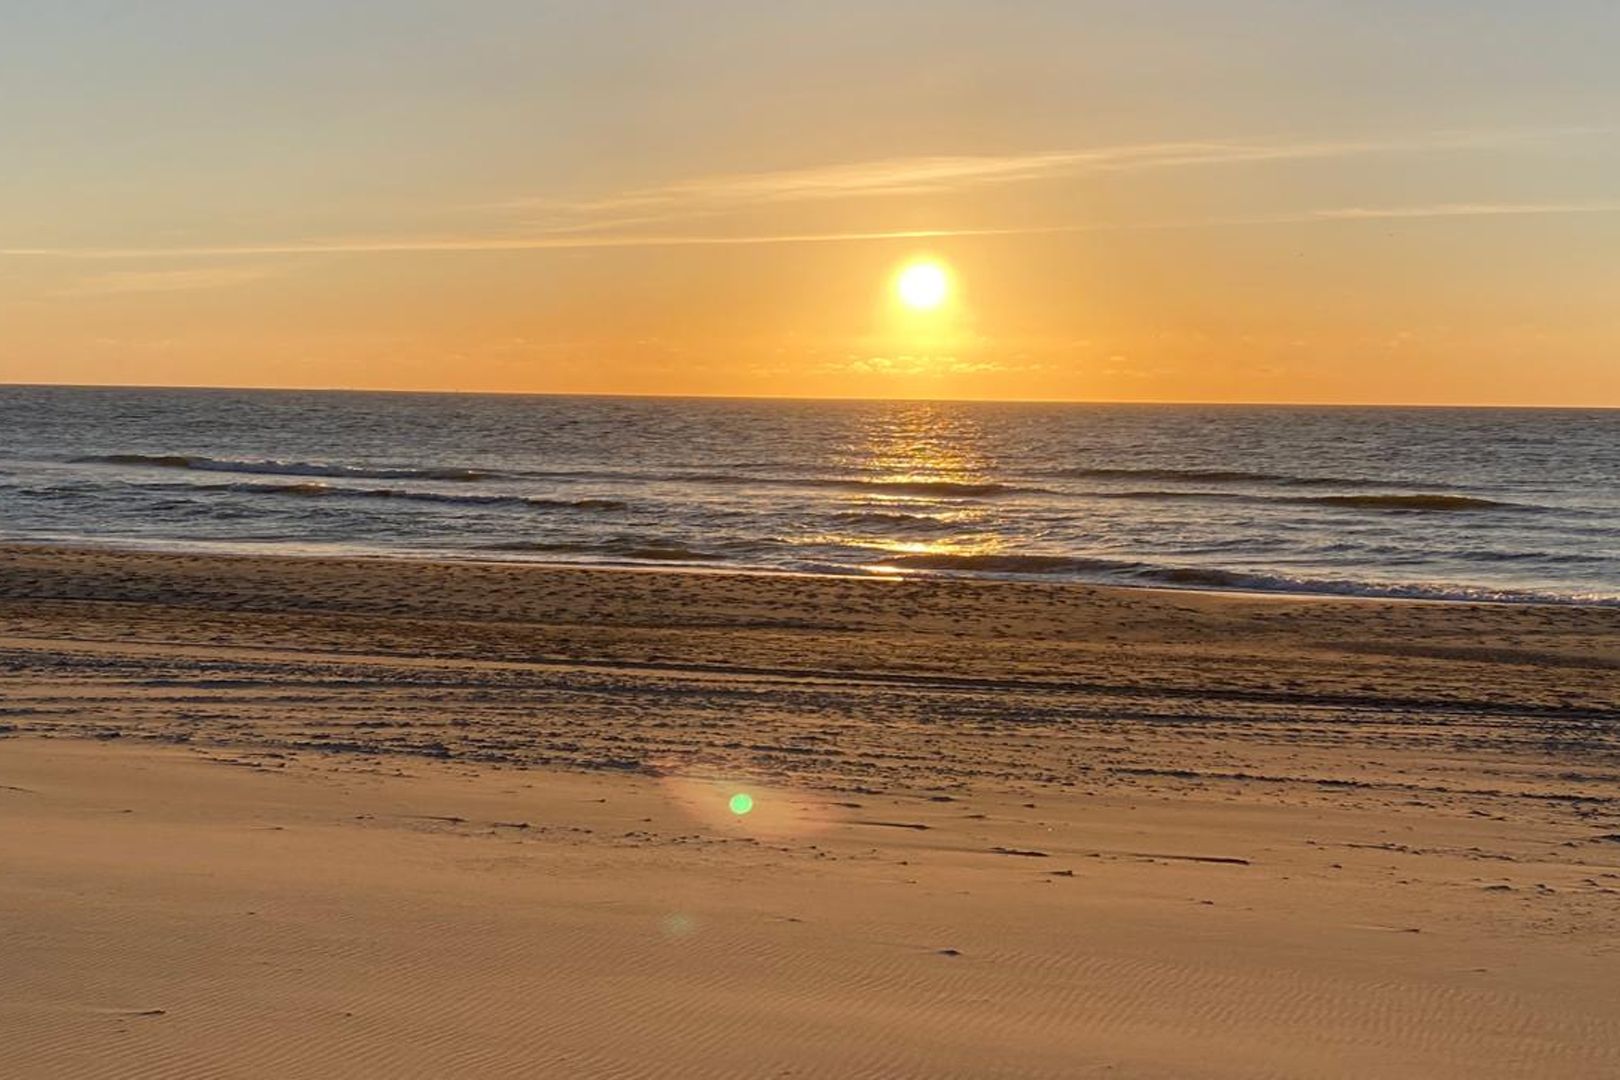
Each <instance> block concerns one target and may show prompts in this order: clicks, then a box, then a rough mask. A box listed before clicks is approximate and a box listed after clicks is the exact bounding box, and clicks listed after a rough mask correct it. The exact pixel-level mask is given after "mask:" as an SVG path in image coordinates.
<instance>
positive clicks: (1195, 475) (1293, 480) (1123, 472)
mask: <svg viewBox="0 0 1620 1080" xmlns="http://www.w3.org/2000/svg"><path fill="white" fill-rule="evenodd" d="M1035 475H1038V476H1053V477H1063V478H1065V479H1070V480H1163V481H1166V482H1169V483H1177V482H1185V483H1199V484H1287V485H1298V486H1303V487H1314V486H1322V487H1328V486H1331V487H1368V486H1373V485H1377V484H1381V483H1387V481H1379V480H1365V479H1347V478H1344V477H1333V476H1298V475H1295V474H1292V473H1274V472H1255V471H1250V470H1245V469H1175V468H1168V467H1154V468H1141V469H1132V468H1124V467H1109V466H1096V467H1077V468H1069V469H1050V470H1047V471H1044V472H1040V473H1036V474H1035ZM1424 486H1428V485H1424Z"/></svg>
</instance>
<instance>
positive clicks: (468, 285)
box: [0, 0, 1620, 406]
mask: <svg viewBox="0 0 1620 1080" xmlns="http://www.w3.org/2000/svg"><path fill="white" fill-rule="evenodd" d="M1616 55H1620V4H1615V3H1613V2H1612V0H1602V2H1597V0H1593V2H1587V0H1558V2H1550V0H1539V2H1530V0H1522V2H1508V0H1399V2H1397V0H1336V2H1329V0H1291V2H1272V0H1225V2H1218V0H1182V2H1169V0H1131V2H1087V0H1051V2H1034V0H998V2H982V3H964V2H953V0H930V2H909V0H889V2H880V0H865V2H861V3H845V2H842V0H819V2H816V3H808V2H806V3H787V2H783V3H758V2H756V0H747V2H740V0H739V2H729V0H728V2H720V0H710V2H697V0H649V2H646V3H630V2H609V0H593V2H581V3H541V2H536V0H523V2H520V0H458V2H455V3H450V2H428V0H387V2H370V0H364V2H362V0H348V2H344V0H280V2H278V3H276V4H264V3H256V2H248V0H208V2H174V0H169V2H163V0H152V2H146V3H142V4H138V5H137V4H130V3H128V2H127V0H104V2H87V0H49V2H45V0H38V2H30V0H0V381H5V382H25V383H32V382H49V383H110V384H126V385H137V384H138V385H148V384H150V385H212V386H301V387H344V388H375V389H424V390H465V391H503V392H563V393H575V392H577V393H633V394H722V395H737V396H745V395H766V396H833V397H880V398H890V397H895V398H936V397H937V398H1005V399H1058V400H1128V401H1244V402H1259V401H1289V402H1335V403H1401V404H1508V405H1577V406H1620V64H1616V63H1615V62H1614V57H1615V56H1616ZM919 260H927V261H932V262H934V263H935V264H937V265H939V266H940V267H942V268H943V269H944V270H945V271H946V272H947V273H948V276H949V281H950V284H951V291H950V295H949V296H948V298H947V299H946V301H945V302H944V303H942V304H941V305H940V306H939V307H937V308H934V309H932V310H928V311H917V310H910V309H907V308H906V307H905V306H904V305H903V304H901V303H899V302H898V301H897V298H896V293H895V290H894V281H895V278H896V275H897V274H898V273H899V272H900V271H901V270H902V268H904V267H905V266H907V265H908V264H911V263H915V262H917V261H919Z"/></svg>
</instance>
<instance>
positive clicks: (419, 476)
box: [73, 454, 501, 483]
mask: <svg viewBox="0 0 1620 1080" xmlns="http://www.w3.org/2000/svg"><path fill="white" fill-rule="evenodd" d="M73 460H74V462H75V463H76V464H91V465H135V466H140V467H142V468H149V469H191V470H195V471H198V472H227V473H256V474H264V475H269V476H330V477H354V478H356V479H362V480H452V481H456V482H458V483H470V482H473V481H478V480H493V479H497V478H498V477H499V476H500V475H501V474H499V473H496V472H488V471H485V470H482V469H463V468H452V467H444V468H437V467H436V468H425V469H390V468H382V467H372V466H365V465H331V464H323V463H320V462H312V461H276V460H274V459H270V460H235V459H231V458H211V457H204V456H202V455H193V454H102V455H98V456H94V457H82V458H75V459H73Z"/></svg>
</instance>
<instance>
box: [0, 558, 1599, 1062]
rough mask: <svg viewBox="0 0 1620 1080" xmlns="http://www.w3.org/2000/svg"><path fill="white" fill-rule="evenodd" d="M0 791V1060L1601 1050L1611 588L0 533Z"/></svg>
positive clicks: (998, 1057)
mask: <svg viewBox="0 0 1620 1080" xmlns="http://www.w3.org/2000/svg"><path fill="white" fill-rule="evenodd" d="M738 794H746V795H748V796H749V800H750V801H749V802H746V803H741V804H738V805H739V806H742V807H746V808H747V810H748V812H747V813H744V814H738V813H734V812H732V798H733V796H735V795H738ZM0 812H3V813H4V815H5V816H4V821H5V828H4V829H0V866H3V867H4V868H5V873H4V875H3V876H0V970H4V971H5V972H6V973H7V974H6V978H5V980H4V981H3V983H0V1074H4V1075H7V1076H12V1075H16V1076H22V1077H33V1076H44V1077H56V1076H61V1077H69V1076H72V1077H81V1076H85V1077H142V1076H149V1077H171V1076H185V1077H190V1076H196V1077H204V1076H206V1077H219V1076H228V1077H260V1076H281V1077H325V1076H338V1075H342V1076H377V1077H400V1076H421V1077H443V1076H468V1077H483V1076H490V1077H496V1076H500V1077H505V1076H514V1077H515V1076H624V1077H639V1076H699V1075H701V1076H705V1077H723V1076H738V1077H758V1076H789V1075H791V1076H829V1077H832V1076H839V1077H843V1076H874V1077H879V1076H881V1077H889V1076H920V1077H935V1076H960V1077H991V1076H1007V1077H1026V1076H1053V1077H1056V1076H1084V1075H1091V1074H1093V1073H1095V1074H1099V1075H1109V1076H1126V1077H1137V1076H1142V1077H1180V1076H1217V1077H1258V1076H1343V1077H1365V1076H1411V1077H1444V1076H1458V1077H1463V1076H1468V1077H1495V1076H1502V1077H1507V1076H1527V1077H1528V1076H1536V1077H1548V1076H1551V1077H1565V1076H1568V1077H1599V1076H1605V1075H1614V1074H1616V1073H1617V1072H1620V1013H1617V1011H1616V1010H1615V1009H1614V1007H1613V1004H1612V1000H1611V998H1612V988H1613V986H1614V985H1616V984H1617V983H1620V944H1617V942H1620V937H1617V931H1620V610H1615V609H1597V608H1578V607H1528V606H1475V605H1458V604H1429V603H1397V602H1384V601H1358V600H1320V599H1300V598H1286V597H1260V596H1222V595H1214V594H1200V593H1190V592H1187V593H1183V592H1171V591H1148V590H1125V589H1104V588H1092V587H1086V586H1071V585H1056V584H1050V585H1049V584H1038V583H1036V584H1026V583H1016V584H1015V583H985V582H970V581H908V580H887V579H846V578H813V577H806V578H791V577H767V576H748V575H729V574H708V573H704V574H691V573H678V572H662V571H639V570H637V571H630V570H595V569H573V568H554V567H553V568H547V567H538V566H510V565H499V564H469V563H461V564H452V563H432V562H398V561H386V560H341V559H316V558H274V557H251V558H249V557H223V556H179V555H155V554H151V555H149V554H128V553H111V552H96V551H71V550H62V549H50V548H29V547H11V548H3V549H0Z"/></svg>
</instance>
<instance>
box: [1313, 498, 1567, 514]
mask: <svg viewBox="0 0 1620 1080" xmlns="http://www.w3.org/2000/svg"><path fill="white" fill-rule="evenodd" d="M1297 501H1299V502H1302V503H1315V504H1317V505H1320V506H1346V507H1350V508H1352V509H1357V510H1425V511H1434V510H1535V509H1538V507H1534V506H1526V505H1525V504H1523V503H1510V502H1501V501H1499V500H1497V499H1481V498H1477V497H1475V496H1472V495H1318V496H1316V497H1314V498H1310V499H1299V500H1297Z"/></svg>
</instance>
